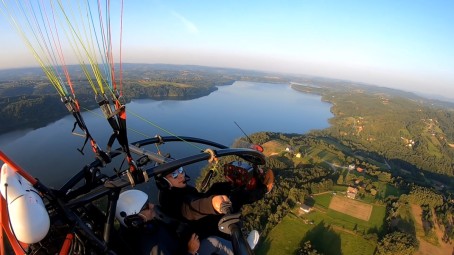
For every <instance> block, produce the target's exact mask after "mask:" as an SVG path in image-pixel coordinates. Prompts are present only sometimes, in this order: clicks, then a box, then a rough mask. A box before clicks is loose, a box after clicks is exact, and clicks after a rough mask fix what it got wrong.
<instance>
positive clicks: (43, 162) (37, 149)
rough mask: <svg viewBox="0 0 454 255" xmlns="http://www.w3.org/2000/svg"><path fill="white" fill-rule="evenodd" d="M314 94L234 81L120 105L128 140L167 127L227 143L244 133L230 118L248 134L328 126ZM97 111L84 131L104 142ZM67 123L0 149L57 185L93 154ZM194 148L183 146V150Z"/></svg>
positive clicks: (16, 134) (7, 137) (326, 111)
mask: <svg viewBox="0 0 454 255" xmlns="http://www.w3.org/2000/svg"><path fill="white" fill-rule="evenodd" d="M320 99H321V98H320V96H317V95H309V94H304V93H301V92H298V91H295V90H292V89H291V88H290V86H289V85H288V84H267V83H253V82H235V83H234V84H233V85H230V86H221V87H219V89H218V90H217V91H215V92H213V93H211V94H210V95H208V96H205V97H201V98H197V99H193V100H186V101H176V100H166V101H155V100H134V101H132V102H131V103H129V104H127V106H126V109H127V111H128V118H127V121H128V128H132V129H133V130H129V131H128V132H129V133H128V136H129V141H130V142H132V141H135V140H140V139H144V138H147V137H145V136H144V134H145V135H147V136H149V137H154V136H155V135H157V134H159V135H162V136H167V135H169V134H168V133H167V132H171V133H172V134H176V135H180V136H195V137H200V138H204V139H209V140H213V141H215V142H218V143H222V144H225V145H230V144H232V142H233V141H234V140H235V139H236V138H238V137H241V136H244V135H243V133H242V132H241V130H240V129H238V127H237V126H236V125H235V123H234V121H235V122H237V123H238V124H239V125H240V126H241V128H242V129H243V130H244V131H245V132H247V133H248V134H251V133H255V132H259V131H272V132H283V133H299V134H303V133H306V132H308V131H310V130H313V129H324V128H326V127H328V126H329V124H328V119H329V118H331V117H332V114H331V112H330V107H331V105H330V104H328V103H326V102H322V101H321V100H320ZM135 115H140V116H141V117H142V118H144V119H147V120H148V121H150V122H151V123H152V124H150V123H148V122H144V121H143V120H142V119H139V118H137V117H136V116H135ZM100 116H101V113H100V111H99V110H96V111H94V113H93V112H85V113H83V117H84V119H85V122H86V124H87V126H88V128H89V130H90V133H91V134H92V136H93V137H94V138H95V139H96V141H97V142H98V144H99V145H100V146H101V147H103V148H104V147H105V145H106V144H107V140H108V138H109V137H110V135H111V132H112V129H111V128H110V126H109V125H108V124H107V121H106V120H105V119H104V118H103V117H100ZM73 123H74V120H73V117H72V116H70V115H68V116H66V117H64V118H62V119H60V120H58V121H56V122H53V123H51V124H49V125H47V126H46V127H43V128H40V129H36V130H15V131H13V132H11V133H7V134H4V135H1V136H0V149H1V150H2V151H3V152H5V153H6V154H7V155H8V156H9V157H10V158H12V159H13V160H14V161H15V162H16V163H17V164H18V165H20V166H21V167H23V168H24V169H25V170H27V171H28V172H29V173H31V174H32V175H33V176H35V177H36V178H39V179H40V180H41V181H42V182H43V183H45V184H47V185H49V186H53V187H60V186H61V185H62V184H63V183H64V182H65V181H66V180H67V179H68V178H69V177H71V176H72V175H74V174H75V173H76V172H77V171H79V170H80V169H81V168H82V167H83V166H84V165H85V164H87V163H90V162H91V161H92V160H93V157H94V156H93V153H92V152H91V150H90V148H89V147H87V148H86V149H85V156H82V155H81V154H80V153H79V152H78V151H77V150H76V148H78V147H80V146H82V143H83V138H81V137H78V136H74V135H71V129H72V127H73ZM155 125H157V126H159V127H160V128H157V127H155ZM136 131H137V132H136ZM114 147H116V146H114ZM197 151H198V149H197V148H194V147H192V146H189V145H188V146H187V152H188V153H190V152H192V153H196V152H197ZM110 174H111V173H109V175H110Z"/></svg>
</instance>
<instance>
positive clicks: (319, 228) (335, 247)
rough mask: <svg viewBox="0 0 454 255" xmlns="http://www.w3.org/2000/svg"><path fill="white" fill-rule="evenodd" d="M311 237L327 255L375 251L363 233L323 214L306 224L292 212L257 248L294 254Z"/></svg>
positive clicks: (259, 251)
mask: <svg viewBox="0 0 454 255" xmlns="http://www.w3.org/2000/svg"><path fill="white" fill-rule="evenodd" d="M313 214H317V213H313ZM318 214H319V213H318ZM308 240H310V241H311V243H312V244H313V246H314V247H315V248H316V249H317V250H318V251H319V252H320V253H322V254H326V255H341V254H349V255H350V254H351V255H369V254H370V255H372V254H373V253H374V251H375V246H376V245H375V244H374V242H372V241H368V240H366V239H364V238H363V237H362V235H360V234H357V233H354V232H353V231H349V230H344V229H342V228H340V227H338V226H336V225H329V224H327V223H326V222H325V221H324V220H323V217H320V218H319V219H318V220H317V221H315V223H314V224H313V225H309V224H305V223H304V220H303V219H302V218H299V217H298V216H295V215H294V214H292V213H290V214H288V215H287V216H285V217H284V219H283V220H282V221H281V223H279V224H278V225H277V226H276V227H275V228H274V229H273V230H272V231H271V232H270V234H269V235H268V238H267V239H266V240H265V241H264V242H263V243H261V245H260V246H259V247H258V249H257V250H256V251H255V252H256V254H270V255H273V254H275V255H281V254H294V253H295V251H297V249H298V248H299V247H300V243H301V242H302V241H308ZM327 244H329V245H327Z"/></svg>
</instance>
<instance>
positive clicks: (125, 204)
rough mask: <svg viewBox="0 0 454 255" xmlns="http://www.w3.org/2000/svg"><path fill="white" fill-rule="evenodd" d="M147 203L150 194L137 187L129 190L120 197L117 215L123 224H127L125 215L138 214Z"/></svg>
mask: <svg viewBox="0 0 454 255" xmlns="http://www.w3.org/2000/svg"><path fill="white" fill-rule="evenodd" d="M145 203H148V195H147V194H146V193H145V192H143V191H140V190H136V189H131V190H127V191H125V192H123V193H121V194H120V196H119V197H118V201H117V210H116V211H115V217H117V220H118V221H119V222H120V223H121V225H123V226H126V224H125V222H124V219H125V217H126V216H129V215H134V214H138V213H139V212H140V210H141V209H142V207H143V206H144V205H145Z"/></svg>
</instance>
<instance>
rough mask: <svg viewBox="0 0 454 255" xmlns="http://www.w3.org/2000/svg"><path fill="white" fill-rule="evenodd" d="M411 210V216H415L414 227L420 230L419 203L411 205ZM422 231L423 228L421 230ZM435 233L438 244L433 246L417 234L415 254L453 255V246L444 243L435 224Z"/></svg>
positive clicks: (441, 234) (420, 210)
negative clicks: (417, 247) (417, 243)
mask: <svg viewBox="0 0 454 255" xmlns="http://www.w3.org/2000/svg"><path fill="white" fill-rule="evenodd" d="M411 211H412V213H413V217H414V218H415V228H416V231H418V229H420V230H422V229H423V226H422V220H421V215H422V209H421V207H420V206H419V205H414V204H412V205H411ZM422 231H424V230H422ZM435 234H436V235H437V238H438V243H439V244H440V246H435V245H433V244H431V243H429V242H427V241H425V240H424V239H422V238H420V237H419V236H418V234H417V238H418V241H419V249H418V250H417V251H416V252H415V255H454V247H452V246H451V245H450V244H447V243H444V242H443V241H442V240H441V238H442V237H443V233H442V231H441V229H440V228H438V226H435Z"/></svg>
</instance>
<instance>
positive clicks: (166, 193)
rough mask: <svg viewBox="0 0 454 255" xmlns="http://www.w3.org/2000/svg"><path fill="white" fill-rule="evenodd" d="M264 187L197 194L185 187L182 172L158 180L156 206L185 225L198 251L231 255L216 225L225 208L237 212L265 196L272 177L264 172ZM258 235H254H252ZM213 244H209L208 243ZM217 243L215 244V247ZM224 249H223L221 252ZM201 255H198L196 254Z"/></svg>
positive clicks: (226, 187) (224, 187)
mask: <svg viewBox="0 0 454 255" xmlns="http://www.w3.org/2000/svg"><path fill="white" fill-rule="evenodd" d="M267 175H270V176H272V178H271V177H269V178H268V180H269V181H268V182H267V183H259V184H258V187H257V188H256V189H255V190H244V189H235V190H234V189H233V187H232V186H231V184H230V183H215V184H213V186H212V187H211V188H210V189H209V190H208V191H207V192H205V193H201V192H198V191H197V189H196V188H195V187H193V186H190V185H188V184H187V180H188V179H187V177H186V175H185V172H184V169H183V168H182V167H180V168H179V169H177V170H175V171H173V172H171V173H169V174H167V175H163V176H158V177H157V178H156V182H157V184H158V187H159V189H160V192H159V203H160V205H161V207H162V209H163V211H164V212H165V213H166V214H168V215H170V216H171V217H173V218H176V219H178V220H181V221H184V222H188V224H189V225H190V226H191V229H192V231H194V232H196V233H197V234H198V235H199V236H200V239H201V240H202V241H201V248H200V250H201V251H203V250H205V248H206V247H207V246H210V245H211V246H213V245H220V249H225V250H227V249H230V251H229V252H225V253H223V252H221V251H218V252H216V253H218V254H219V253H221V254H232V253H233V252H232V251H231V250H232V247H231V243H230V241H229V239H230V237H229V236H227V235H225V234H224V233H221V232H220V231H219V230H218V222H219V220H220V219H221V218H222V217H223V215H224V214H226V213H227V211H226V210H225V209H226V208H229V207H230V209H233V211H237V210H239V209H240V208H241V206H242V205H244V204H248V203H252V202H255V201H257V200H258V199H261V198H263V196H264V195H265V194H266V193H267V192H269V191H270V190H271V188H272V186H273V181H274V175H273V173H272V171H270V170H269V171H268V172H267ZM253 233H254V235H258V232H256V231H255V232H253ZM213 238H214V239H216V240H214V242H213V241H212V242H209V243H207V241H210V240H211V239H213ZM248 239H249V240H253V241H254V243H250V246H251V248H253V247H254V246H255V244H256V242H257V241H258V237H256V238H248ZM216 241H218V243H216ZM225 247H226V248H225ZM200 253H201V254H202V252H200Z"/></svg>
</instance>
